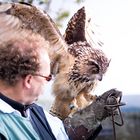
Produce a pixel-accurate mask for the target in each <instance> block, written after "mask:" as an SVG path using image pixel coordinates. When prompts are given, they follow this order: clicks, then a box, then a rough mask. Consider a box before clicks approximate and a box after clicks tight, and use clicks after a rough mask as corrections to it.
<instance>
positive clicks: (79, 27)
mask: <svg viewBox="0 0 140 140" xmlns="http://www.w3.org/2000/svg"><path fill="white" fill-rule="evenodd" d="M85 20H86V14H85V7H82V8H81V9H79V10H78V11H77V12H76V13H75V14H74V15H73V16H72V18H71V19H70V21H69V22H68V25H67V28H66V31H65V35H64V37H65V41H66V42H67V43H68V44H73V43H74V42H78V41H85V40H86V38H85Z"/></svg>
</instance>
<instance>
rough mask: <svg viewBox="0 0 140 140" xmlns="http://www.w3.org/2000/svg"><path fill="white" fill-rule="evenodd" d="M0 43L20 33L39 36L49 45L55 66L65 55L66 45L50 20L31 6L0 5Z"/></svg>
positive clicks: (18, 4)
mask: <svg viewBox="0 0 140 140" xmlns="http://www.w3.org/2000/svg"><path fill="white" fill-rule="evenodd" d="M0 26H1V27H4V28H0V41H4V40H7V36H8V38H14V37H16V35H17V36H18V34H19V33H21V32H25V34H26V32H28V33H29V32H33V33H35V34H39V35H41V36H42V37H43V38H45V40H47V41H48V42H49V43H50V47H49V55H50V57H51V61H52V62H53V64H55V61H58V58H60V57H61V56H64V55H65V54H66V49H67V47H66V46H67V45H66V43H65V41H64V40H63V37H62V36H61V34H60V32H59V30H58V28H57V27H56V25H55V23H54V22H53V21H52V19H51V18H50V17H49V15H47V13H44V12H43V11H41V10H39V9H38V8H36V7H35V6H33V5H26V4H21V3H1V4H0Z"/></svg>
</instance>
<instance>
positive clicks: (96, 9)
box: [49, 0, 140, 95]
mask: <svg viewBox="0 0 140 140" xmlns="http://www.w3.org/2000/svg"><path fill="white" fill-rule="evenodd" d="M52 5H53V6H54V8H59V7H63V8H64V9H66V10H67V9H68V10H70V11H71V13H70V15H71V16H72V15H73V14H74V13H75V12H76V11H77V10H78V9H80V8H81V7H82V6H85V7H86V9H87V13H88V15H90V16H91V22H92V24H93V25H96V27H97V29H96V30H97V32H98V34H99V37H100V38H101V41H102V42H103V43H104V45H103V47H100V48H101V49H103V51H104V52H105V53H106V54H107V56H108V57H109V58H110V59H111V62H110V66H109V68H108V71H107V73H106V74H105V76H104V77H103V80H102V81H101V82H99V83H98V86H97V88H96V90H95V91H94V94H96V95H100V94H102V93H103V92H105V91H107V90H109V89H111V88H117V89H118V90H121V91H122V92H123V94H124V95H129V94H139V95H140V85H139V84H140V63H139V60H140V53H139V52H140V51H139V48H140V39H139V36H140V8H139V7H140V1H139V0H85V1H84V2H83V3H82V4H80V5H74V1H72V0H71V1H69V2H68V1H66V0H60V1H59V2H56V1H55V3H52ZM71 16H70V17H71ZM69 19H70V18H69ZM69 19H67V20H66V21H64V28H65V27H66V25H67V23H68V20H69ZM93 31H94V27H93ZM51 84H52V83H50V85H51ZM50 85H49V86H50Z"/></svg>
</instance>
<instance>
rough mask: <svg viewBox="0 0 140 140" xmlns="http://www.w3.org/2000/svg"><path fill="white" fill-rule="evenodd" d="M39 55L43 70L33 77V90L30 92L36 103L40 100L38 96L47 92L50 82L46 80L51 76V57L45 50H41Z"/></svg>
mask: <svg viewBox="0 0 140 140" xmlns="http://www.w3.org/2000/svg"><path fill="white" fill-rule="evenodd" d="M45 52H46V53H45ZM39 54H40V68H41V69H40V71H39V72H38V73H37V75H35V76H34V75H33V80H32V88H31V91H30V94H31V96H32V97H33V99H34V101H35V100H37V99H38V96H39V95H40V94H44V92H45V91H46V85H47V84H48V81H47V80H46V79H45V77H48V76H49V75H50V60H49V56H48V55H47V51H46V50H45V49H41V50H40V52H39ZM43 76H44V77H43Z"/></svg>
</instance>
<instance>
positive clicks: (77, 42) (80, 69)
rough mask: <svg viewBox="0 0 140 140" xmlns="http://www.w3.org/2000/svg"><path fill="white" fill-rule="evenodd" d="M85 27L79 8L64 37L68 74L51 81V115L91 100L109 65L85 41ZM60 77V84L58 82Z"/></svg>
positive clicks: (84, 104) (62, 112)
mask: <svg viewBox="0 0 140 140" xmlns="http://www.w3.org/2000/svg"><path fill="white" fill-rule="evenodd" d="M85 24H86V14H85V8H84V7H83V8H81V9H80V10H78V11H77V13H76V14H74V16H73V17H72V18H71V19H70V21H69V23H68V27H67V29H66V32H65V35H64V38H65V41H66V42H67V44H68V53H70V54H71V55H72V56H73V57H74V60H73V61H72V64H71V65H69V69H68V71H67V72H65V74H64V73H63V74H64V75H63V77H61V76H60V75H61V72H60V73H58V77H59V76H60V79H59V78H58V79H56V80H55V82H54V88H53V89H54V92H55V93H56V95H57V96H56V100H55V103H54V106H53V107H52V112H54V113H57V114H60V116H61V117H62V118H65V117H66V116H67V115H68V114H69V113H72V112H73V110H74V111H76V110H77V109H82V108H84V107H86V106H87V105H89V104H90V103H91V102H92V101H94V99H95V96H93V95H91V94H90V93H91V91H93V90H94V89H95V87H96V84H97V82H98V81H101V80H102V77H103V75H104V74H105V72H106V70H107V68H108V66H109V60H108V58H107V57H106V55H105V54H104V53H103V51H102V50H100V49H96V48H97V47H94V46H91V45H90V44H89V43H88V42H87V40H86V37H85V26H86V25H85ZM93 40H94V38H93ZM64 61H66V60H64ZM63 78H65V80H64V82H60V81H61V80H62V81H63ZM57 82H58V83H61V85H60V84H58V83H57ZM62 85H63V87H62V88H61V89H60V87H61V86H62ZM59 86H60V87H59ZM58 91H61V92H60V93H59V92H58ZM70 95H71V96H70ZM73 98H74V99H73ZM58 103H59V104H58Z"/></svg>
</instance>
